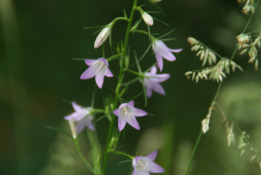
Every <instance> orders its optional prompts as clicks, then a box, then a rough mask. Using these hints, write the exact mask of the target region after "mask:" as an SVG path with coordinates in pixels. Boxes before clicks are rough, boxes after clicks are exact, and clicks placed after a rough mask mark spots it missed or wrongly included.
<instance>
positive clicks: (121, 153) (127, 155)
mask: <svg viewBox="0 0 261 175" xmlns="http://www.w3.org/2000/svg"><path fill="white" fill-rule="evenodd" d="M111 153H114V154H120V155H123V156H126V157H128V158H130V159H131V160H133V159H134V157H132V156H131V155H129V154H126V153H123V152H119V151H112V152H111Z"/></svg>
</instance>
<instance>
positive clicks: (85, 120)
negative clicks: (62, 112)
mask: <svg viewBox="0 0 261 175" xmlns="http://www.w3.org/2000/svg"><path fill="white" fill-rule="evenodd" d="M72 106H73V108H74V110H75V112H73V113H72V114H70V115H67V116H65V117H64V119H65V120H69V121H74V122H77V125H76V132H77V133H78V134H79V133H81V132H82V131H83V130H84V128H85V127H87V128H88V129H90V130H94V126H93V124H92V119H93V116H92V115H91V110H92V108H90V107H87V108H83V107H81V106H80V105H78V104H77V103H75V102H74V101H73V102H72Z"/></svg>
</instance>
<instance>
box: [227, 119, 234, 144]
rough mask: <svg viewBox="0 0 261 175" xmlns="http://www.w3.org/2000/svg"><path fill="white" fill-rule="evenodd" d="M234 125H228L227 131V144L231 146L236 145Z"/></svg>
mask: <svg viewBox="0 0 261 175" xmlns="http://www.w3.org/2000/svg"><path fill="white" fill-rule="evenodd" d="M233 126H234V125H233V123H232V124H231V125H228V124H227V127H226V131H227V144H228V146H231V144H233V143H235V135H234V132H233Z"/></svg>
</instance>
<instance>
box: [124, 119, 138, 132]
mask: <svg viewBox="0 0 261 175" xmlns="http://www.w3.org/2000/svg"><path fill="white" fill-rule="evenodd" d="M127 122H128V123H129V124H130V125H131V126H132V127H133V128H135V129H137V130H140V125H139V123H138V122H137V120H136V118H135V117H131V118H129V119H128V120H127Z"/></svg>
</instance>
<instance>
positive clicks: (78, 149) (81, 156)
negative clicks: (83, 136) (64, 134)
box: [74, 139, 93, 172]
mask: <svg viewBox="0 0 261 175" xmlns="http://www.w3.org/2000/svg"><path fill="white" fill-rule="evenodd" d="M74 145H75V147H76V150H77V153H78V154H79V156H80V158H81V159H82V161H83V162H84V163H85V165H86V166H87V167H88V169H89V170H90V171H91V172H93V168H92V167H91V165H90V164H89V162H88V161H87V160H86V159H85V158H84V156H83V155H82V152H81V150H80V147H79V141H78V139H75V140H74Z"/></svg>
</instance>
